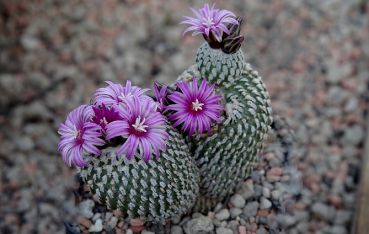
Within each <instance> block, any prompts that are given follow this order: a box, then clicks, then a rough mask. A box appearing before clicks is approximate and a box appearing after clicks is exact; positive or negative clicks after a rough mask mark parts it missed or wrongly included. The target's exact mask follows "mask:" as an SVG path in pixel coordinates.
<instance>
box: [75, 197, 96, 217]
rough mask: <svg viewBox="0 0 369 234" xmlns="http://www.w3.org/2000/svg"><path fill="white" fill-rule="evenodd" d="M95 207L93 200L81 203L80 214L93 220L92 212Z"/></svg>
mask: <svg viewBox="0 0 369 234" xmlns="http://www.w3.org/2000/svg"><path fill="white" fill-rule="evenodd" d="M94 206H95V202H94V201H93V200H91V199H88V200H85V201H83V202H81V203H79V205H78V207H79V213H80V214H81V215H82V216H83V217H85V218H88V219H89V218H92V216H94V213H93V212H92V208H93V207H94Z"/></svg>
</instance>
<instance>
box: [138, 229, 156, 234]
mask: <svg viewBox="0 0 369 234" xmlns="http://www.w3.org/2000/svg"><path fill="white" fill-rule="evenodd" d="M141 234H155V233H154V232H150V231H146V230H143V231H142V232H141Z"/></svg>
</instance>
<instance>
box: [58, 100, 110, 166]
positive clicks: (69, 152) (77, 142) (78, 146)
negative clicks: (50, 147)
mask: <svg viewBox="0 0 369 234" xmlns="http://www.w3.org/2000/svg"><path fill="white" fill-rule="evenodd" d="M92 113H93V112H92V108H91V107H90V106H87V105H82V106H79V107H78V108H76V109H74V110H73V111H71V112H70V113H69V114H68V116H67V120H66V121H65V123H62V124H60V127H59V130H58V133H59V134H60V135H61V137H60V141H59V144H58V150H59V152H60V153H61V154H62V157H63V160H64V162H65V164H67V165H69V166H71V165H72V164H74V165H75V166H78V167H84V166H85V165H86V163H85V161H84V160H83V153H84V151H86V152H88V153H91V154H94V155H97V156H99V155H100V153H101V151H100V150H99V149H98V148H97V146H102V145H104V144H105V141H104V140H103V139H101V138H100V137H101V127H100V126H99V125H98V124H95V123H91V122H90V120H91V117H92Z"/></svg>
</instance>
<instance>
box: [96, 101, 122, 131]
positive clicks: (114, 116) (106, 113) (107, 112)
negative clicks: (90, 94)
mask: <svg viewBox="0 0 369 234" xmlns="http://www.w3.org/2000/svg"><path fill="white" fill-rule="evenodd" d="M92 109H93V112H94V115H93V116H92V118H91V121H92V122H93V123H96V124H98V125H100V127H101V130H102V132H103V133H104V134H105V133H106V125H107V124H108V123H110V122H113V121H115V120H118V119H121V118H120V116H119V112H118V111H117V110H116V106H110V107H106V106H105V104H104V103H102V104H101V105H100V106H92Z"/></svg>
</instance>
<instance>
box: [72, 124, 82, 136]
mask: <svg viewBox="0 0 369 234" xmlns="http://www.w3.org/2000/svg"><path fill="white" fill-rule="evenodd" d="M73 136H74V139H79V138H81V131H80V130H78V129H77V127H76V125H74V131H73Z"/></svg>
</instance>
